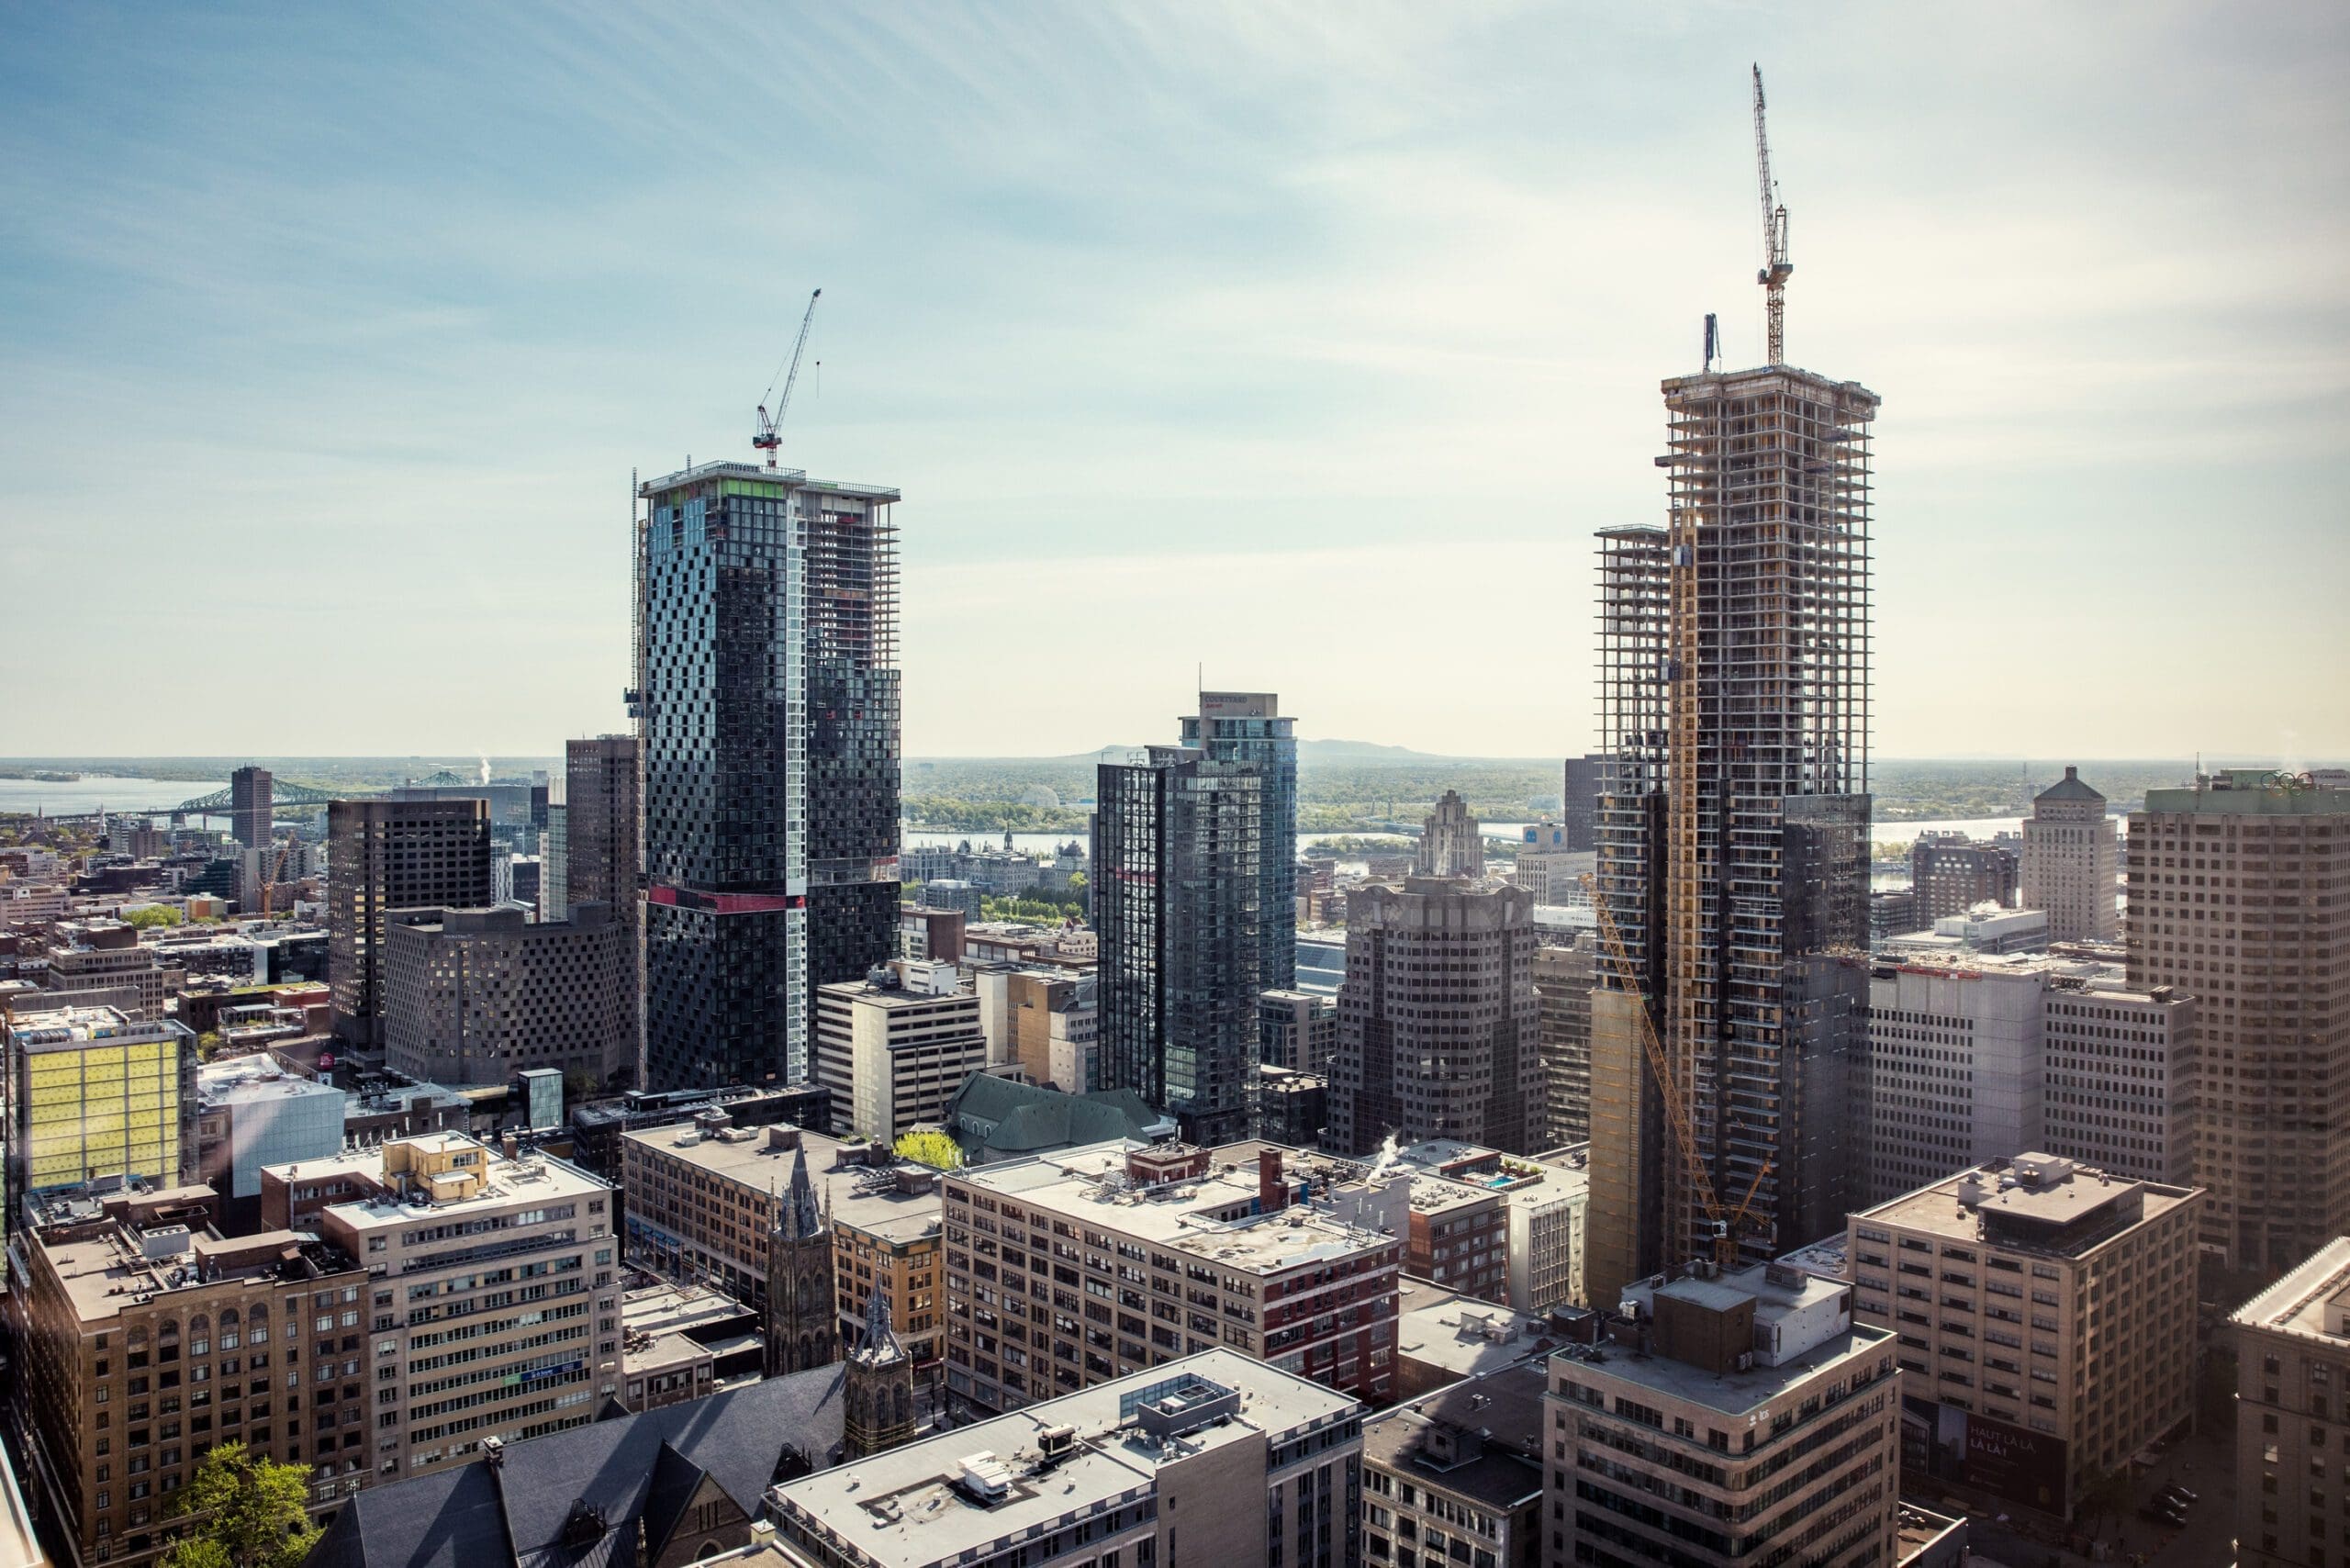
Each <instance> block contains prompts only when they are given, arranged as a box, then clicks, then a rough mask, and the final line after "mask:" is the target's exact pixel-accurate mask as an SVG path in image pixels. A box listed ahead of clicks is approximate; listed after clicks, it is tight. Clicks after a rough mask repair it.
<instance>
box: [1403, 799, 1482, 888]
mask: <svg viewBox="0 0 2350 1568" xmlns="http://www.w3.org/2000/svg"><path fill="white" fill-rule="evenodd" d="M1412 870H1413V874H1414V875H1416V876H1421V877H1482V876H1483V875H1484V874H1485V839H1484V832H1483V829H1482V828H1481V827H1479V825H1478V823H1477V819H1476V818H1475V817H1473V816H1471V815H1470V814H1469V802H1468V801H1464V800H1462V799H1461V798H1460V791H1459V790H1446V791H1445V792H1444V793H1443V794H1441V795H1439V796H1438V797H1437V802H1436V805H1435V807H1434V808H1433V809H1432V810H1430V811H1429V812H1428V814H1427V817H1426V818H1425V819H1424V820H1423V821H1422V822H1421V823H1420V846H1419V849H1418V850H1417V851H1416V853H1415V855H1414V856H1413V858H1412Z"/></svg>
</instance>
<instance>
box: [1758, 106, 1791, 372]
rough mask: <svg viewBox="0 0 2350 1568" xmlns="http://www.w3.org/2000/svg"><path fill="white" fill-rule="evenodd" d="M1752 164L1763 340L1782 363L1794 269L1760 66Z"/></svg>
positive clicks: (1774, 358)
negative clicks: (1758, 186) (1758, 206)
mask: <svg viewBox="0 0 2350 1568" xmlns="http://www.w3.org/2000/svg"><path fill="white" fill-rule="evenodd" d="M1754 163H1755V168H1756V171H1757V173H1758V174H1759V175H1760V176H1761V179H1762V270H1761V271H1759V272H1757V273H1756V274H1754V281H1755V282H1757V283H1759V284H1761V285H1762V319H1763V324H1764V334H1763V335H1764V337H1765V338H1766V339H1767V341H1768V342H1769V347H1770V357H1769V358H1768V359H1767V360H1766V361H1765V362H1764V363H1766V364H1785V362H1786V357H1787V274H1790V273H1792V272H1794V271H1795V270H1796V267H1795V263H1793V262H1791V261H1789V260H1787V204H1786V203H1785V202H1783V201H1781V200H1780V199H1779V186H1778V183H1777V182H1776V181H1774V179H1772V178H1771V138H1770V134H1769V132H1768V131H1767V130H1765V129H1764V128H1763V124H1762V67H1761V66H1760V65H1757V66H1755V67H1754Z"/></svg>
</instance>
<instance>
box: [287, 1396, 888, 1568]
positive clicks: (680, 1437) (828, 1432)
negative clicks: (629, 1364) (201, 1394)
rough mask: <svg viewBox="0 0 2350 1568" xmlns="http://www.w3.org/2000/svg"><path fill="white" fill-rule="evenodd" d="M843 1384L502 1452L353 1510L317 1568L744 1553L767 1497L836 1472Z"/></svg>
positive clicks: (683, 1409)
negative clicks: (819, 1473)
mask: <svg viewBox="0 0 2350 1568" xmlns="http://www.w3.org/2000/svg"><path fill="white" fill-rule="evenodd" d="M843 1382H844V1380H843V1378H842V1375H841V1372H840V1369H838V1368H836V1367H824V1368H821V1369H819V1370H817V1371H815V1372H803V1373H800V1375H798V1376H794V1377H785V1378H769V1379H767V1380H765V1381H763V1382H758V1383H748V1384H745V1385H743V1386H741V1387H737V1388H730V1389H721V1390H720V1391H718V1392H717V1393H715V1394H711V1395H710V1396H709V1397H708V1398H706V1399H699V1400H695V1401H693V1402H691V1403H689V1404H682V1405H672V1406H667V1407H666V1408H661V1409H655V1410H646V1411H642V1412H638V1413H635V1414H621V1413H618V1412H611V1413H608V1414H607V1415H606V1416H605V1418H604V1419H602V1420H599V1421H597V1422H594V1423H593V1424H591V1425H589V1426H586V1427H575V1428H570V1429H569V1430H566V1431H562V1432H554V1433H551V1434H549V1435H548V1436H546V1437H543V1438H533V1439H531V1440H530V1441H528V1442H518V1443H508V1442H501V1443H500V1444H499V1445H498V1456H497V1462H495V1463H492V1464H473V1465H462V1466H458V1467H455V1468H450V1469H443V1470H442V1471H440V1472H438V1473H426V1474H424V1475H421V1476H419V1477H417V1478H416V1479H414V1480H411V1481H403V1482H399V1483H397V1484H391V1485H385V1486H378V1487H374V1488H371V1489H370V1490H368V1491H365V1492H363V1493H361V1494H360V1495H357V1496H355V1497H353V1499H352V1500H351V1502H350V1503H349V1504H348V1505H347V1506H345V1507H344V1508H343V1510H342V1512H341V1514H339V1515H338V1516H337V1517H336V1518H335V1520H334V1523H333V1524H331V1525H330V1526H329V1527H328V1529H327V1532H326V1534H325V1535H324V1536H323V1537H322V1538H321V1539H320V1540H319V1544H318V1545H317V1546H316V1547H315V1548H314V1549H312V1551H311V1553H310V1557H309V1568H419V1565H420V1564H423V1563H428V1562H439V1563H442V1564H444V1565H449V1564H459V1563H462V1564H464V1568H547V1565H548V1564H552V1563H556V1562H567V1563H578V1562H598V1563H603V1562H612V1563H621V1562H625V1563H632V1564H635V1565H637V1568H656V1565H670V1564H677V1563H683V1562H698V1561H707V1560H709V1559H711V1558H712V1557H716V1556H720V1555H721V1554H722V1553H726V1552H734V1551H743V1550H744V1549H746V1548H748V1547H750V1546H751V1545H752V1544H753V1543H754V1542H755V1541H758V1540H763V1539H765V1532H764V1531H763V1530H762V1529H760V1528H759V1524H760V1520H761V1518H762V1516H763V1515H764V1514H765V1512H766V1505H765V1501H764V1499H765V1495H766V1492H767V1488H768V1487H770V1486H772V1485H774V1484H776V1483H777V1482H778V1481H787V1480H790V1479H793V1478H795V1477H798V1476H801V1475H805V1474H807V1473H809V1472H810V1471H811V1470H822V1469H824V1468H826V1467H827V1466H829V1465H831V1464H833V1463H834V1462H836V1460H837V1457H838V1453H839V1450H840V1447H841V1438H842V1431H843V1427H844V1415H843V1392H844V1391H843Z"/></svg>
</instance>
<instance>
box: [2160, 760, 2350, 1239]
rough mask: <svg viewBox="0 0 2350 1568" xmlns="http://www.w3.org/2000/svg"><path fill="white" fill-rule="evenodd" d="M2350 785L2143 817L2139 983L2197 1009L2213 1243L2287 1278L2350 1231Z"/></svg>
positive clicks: (2220, 784)
mask: <svg viewBox="0 0 2350 1568" xmlns="http://www.w3.org/2000/svg"><path fill="white" fill-rule="evenodd" d="M2344 886H2350V790H2333V789H2325V788H2322V787H2311V785H2309V784H2308V783H2306V782H2305V781H2303V780H2301V779H2300V778H2294V777H2292V776H2289V775H2270V774H2264V773H2258V772H2252V771H2242V772H2233V773H2227V774H2222V775H2221V776H2219V777H2217V778H2206V779H2202V780H2199V782H2198V784H2197V786H2196V787H2195V788H2194V789H2190V790H2148V791H2147V792H2146V807H2145V810H2143V811H2142V812H2132V813H2131V817H2130V919H2129V923H2128V928H2127V929H2128V938H2129V950H2130V983H2131V984H2132V986H2136V987H2141V988H2144V989H2147V990H2152V989H2154V988H2155V987H2160V986H2168V987H2170V988H2171V989H2172V990H2173V991H2176V992H2178V993H2181V994H2184V995H2188V996H2192V997H2193V998H2195V1002H2196V1021H2197V1030H2198V1034H2199V1039H2200V1045H2199V1050H2198V1055H2197V1060H2198V1062H2199V1073H2198V1079H2197V1089H2196V1096H2195V1098H2196V1105H2197V1117H2198V1121H2199V1126H2198V1129H2197V1141H2196V1149H2195V1184H2196V1185H2197V1186H2199V1187H2204V1188H2208V1189H2210V1193H2211V1201H2210V1204H2209V1205H2208V1207H2207V1208H2206V1210H2205V1212H2204V1215H2203V1226H2204V1234H2203V1238H2202V1240H2203V1247H2204V1249H2205V1251H2206V1252H2208V1253H2210V1254H2212V1255H2213V1256H2214V1257H2216V1258H2218V1259H2220V1260H2222V1261H2224V1262H2225V1264H2226V1265H2227V1266H2228V1267H2231V1268H2233V1269H2235V1270H2239V1271H2244V1272H2246V1273H2255V1274H2276V1273H2281V1272H2282V1271H2285V1270H2287V1269H2289V1268H2292V1267H2294V1266H2295V1265H2296V1264H2298V1263H2299V1262H2300V1260H2302V1259H2304V1258H2306V1257H2308V1256H2309V1255H2310V1254H2311V1253H2312V1252H2314V1251H2316V1250H2317V1249H2318V1248H2320V1247H2321V1246H2322V1245H2324V1244H2325V1243H2326V1242H2327V1241H2330V1240H2332V1239H2333V1238H2335V1237H2338V1236H2341V1235H2344V1233H2350V1136H2344V1128H2350V988H2344V986H2343V985H2341V984H2339V983H2337V982H2336V981H2335V980H2329V978H2328V973H2327V970H2328V967H2329V966H2331V965H2334V964H2336V963H2338V961H2339V955H2340V954H2342V953H2343V952H2344V950H2345V948H2350V900H2345V899H2344V898H2343V897H2342V896H2341V894H2340V890H2341V889H2342V888H2344Z"/></svg>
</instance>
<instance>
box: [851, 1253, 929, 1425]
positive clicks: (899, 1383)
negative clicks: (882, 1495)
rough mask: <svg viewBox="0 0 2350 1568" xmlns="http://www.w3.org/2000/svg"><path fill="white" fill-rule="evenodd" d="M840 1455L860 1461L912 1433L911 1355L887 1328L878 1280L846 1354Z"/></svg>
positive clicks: (886, 1312) (885, 1305)
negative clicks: (862, 1322)
mask: <svg viewBox="0 0 2350 1568" xmlns="http://www.w3.org/2000/svg"><path fill="white" fill-rule="evenodd" d="M844 1376H845V1379H846V1381H847V1384H848V1386H847V1388H846V1389H845V1390H844V1391H843V1397H842V1425H841V1458H842V1461H843V1462H847V1461H849V1460H855V1459H863V1458H864V1457H865V1456H866V1455H867V1454H876V1453H879V1452H880V1451H881V1450H883V1449H892V1448H896V1447H897V1446H898V1445H899V1444H900V1443H902V1442H909V1441H911V1440H912V1438H913V1435H914V1359H913V1357H912V1356H911V1355H908V1354H907V1353H906V1348H905V1346H904V1345H902V1344H901V1343H899V1340H898V1335H897V1331H896V1330H895V1329H893V1328H891V1327H890V1303H889V1300H888V1298H887V1297H885V1296H883V1295H882V1294H881V1283H880V1282H879V1281H878V1280H876V1281H875V1282H874V1284H873V1298H872V1299H871V1300H870V1301H868V1302H867V1303H866V1304H865V1332H864V1333H863V1334H862V1335H860V1336H859V1337H858V1338H857V1341H856V1349H855V1350H851V1351H850V1352H849V1357H848V1367H847V1369H846V1371H845V1373H844Z"/></svg>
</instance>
